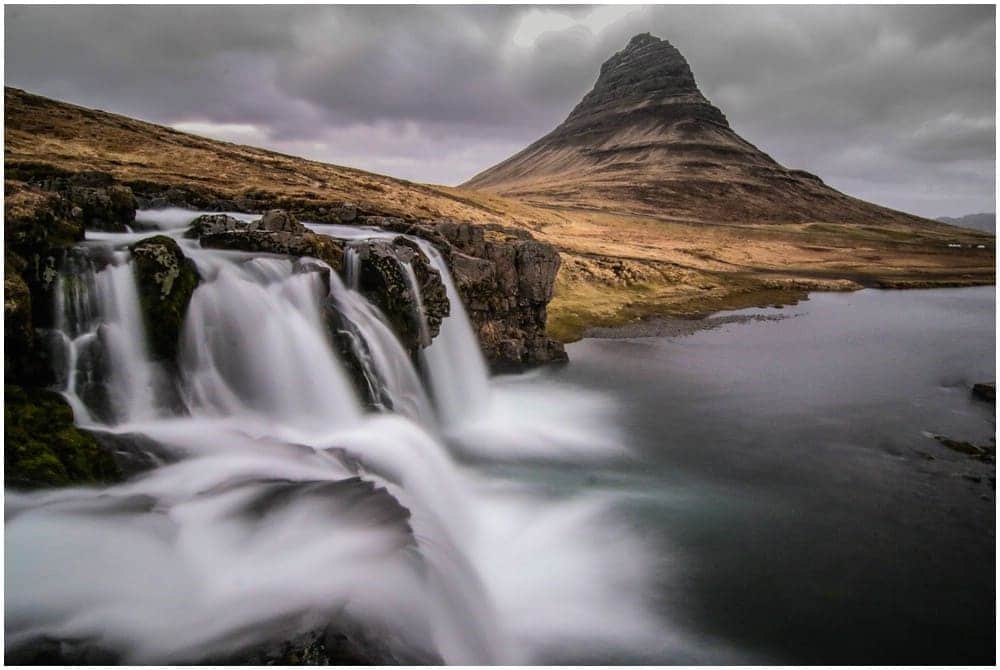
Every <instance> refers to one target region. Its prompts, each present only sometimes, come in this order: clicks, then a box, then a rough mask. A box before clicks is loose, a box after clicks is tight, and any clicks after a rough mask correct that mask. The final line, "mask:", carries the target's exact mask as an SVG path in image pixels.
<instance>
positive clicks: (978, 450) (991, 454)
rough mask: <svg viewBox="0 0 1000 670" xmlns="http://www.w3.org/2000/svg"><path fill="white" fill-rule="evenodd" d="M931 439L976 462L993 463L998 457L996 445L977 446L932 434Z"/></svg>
mask: <svg viewBox="0 0 1000 670" xmlns="http://www.w3.org/2000/svg"><path fill="white" fill-rule="evenodd" d="M929 437H932V438H934V439H935V440H937V441H938V443H940V444H941V445H943V446H945V447H947V448H948V449H951V450H952V451H957V452H958V453H960V454H965V455H966V456H971V457H973V458H975V459H976V460H979V461H982V462H984V463H993V461H994V458H995V457H996V445H989V446H977V445H975V444H972V443H971V442H965V441H963V440H953V439H951V438H950V437H946V436H944V435H934V434H930V435H929Z"/></svg>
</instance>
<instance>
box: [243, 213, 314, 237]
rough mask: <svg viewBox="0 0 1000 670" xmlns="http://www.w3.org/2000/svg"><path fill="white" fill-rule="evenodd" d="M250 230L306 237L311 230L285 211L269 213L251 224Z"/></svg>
mask: <svg viewBox="0 0 1000 670" xmlns="http://www.w3.org/2000/svg"><path fill="white" fill-rule="evenodd" d="M249 230H265V231H267V232H269V233H294V234H296V235H304V234H305V233H308V232H309V229H308V228H306V227H305V226H303V225H302V224H301V223H299V221H298V219H296V218H295V216H293V215H292V214H289V213H288V212H286V211H285V210H283V209H272V210H269V211H267V212H266V213H265V214H264V216H263V217H261V218H260V219H258V220H257V221H252V222H251V223H250V224H249Z"/></svg>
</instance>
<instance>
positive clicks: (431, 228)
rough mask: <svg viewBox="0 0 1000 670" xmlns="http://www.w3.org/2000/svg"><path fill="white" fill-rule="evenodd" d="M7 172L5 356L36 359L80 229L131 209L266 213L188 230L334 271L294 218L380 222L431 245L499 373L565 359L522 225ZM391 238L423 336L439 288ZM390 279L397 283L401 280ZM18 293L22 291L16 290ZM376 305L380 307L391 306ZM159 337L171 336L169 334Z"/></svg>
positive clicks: (117, 219) (334, 263) (322, 243)
mask: <svg viewBox="0 0 1000 670" xmlns="http://www.w3.org/2000/svg"><path fill="white" fill-rule="evenodd" d="M18 176H21V177H24V178H26V179H29V180H30V182H31V183H30V184H29V183H26V182H14V181H11V182H8V188H7V191H8V197H7V202H8V207H7V223H6V229H7V245H6V252H7V253H6V257H7V266H8V268H12V269H13V271H14V272H13V273H9V281H8V282H7V283H8V285H9V287H8V290H7V291H6V294H7V296H8V297H9V300H8V301H5V311H6V312H7V313H8V314H9V315H10V316H11V317H18V315H20V314H28V313H30V314H31V315H32V319H33V322H34V323H33V322H32V321H31V320H25V319H21V318H10V319H8V324H9V325H8V328H7V333H8V342H9V343H10V344H11V345H13V346H12V348H11V351H12V352H13V351H21V350H24V351H28V350H30V351H32V352H35V353H36V354H38V355H32V356H22V355H20V354H18V355H17V356H16V358H17V359H18V361H22V360H23V361H29V360H37V359H38V358H39V356H41V355H42V354H40V353H38V351H37V350H38V347H37V346H36V345H37V343H36V338H35V335H34V325H42V326H44V325H47V324H48V323H49V322H50V321H51V318H52V315H51V304H52V295H51V290H52V283H53V280H54V278H55V272H56V267H57V265H58V264H59V263H60V262H61V258H62V256H63V254H64V253H65V250H66V249H67V248H68V247H70V246H72V245H73V244H74V243H76V242H78V241H80V240H82V239H83V235H84V230H85V229H86V228H90V229H96V230H115V231H120V230H125V229H126V226H132V225H135V223H134V219H135V211H136V206H137V205H141V206H150V205H161V206H164V205H170V206H180V207H189V208H197V207H202V208H206V207H210V208H212V209H223V208H228V209H231V210H243V211H247V209H248V208H249V209H251V211H254V210H255V211H260V212H262V213H264V214H265V215H264V216H263V217H262V218H261V219H260V220H259V221H255V222H253V223H246V222H243V221H240V220H238V219H235V218H233V217H228V216H225V215H221V214H220V215H208V216H204V217H201V218H199V219H198V221H196V222H195V224H194V225H193V226H192V227H191V229H190V230H189V233H188V234H189V236H191V237H195V238H199V239H200V240H201V244H202V245H203V246H206V247H214V248H226V249H238V250H243V251H260V252H267V253H280V254H287V255H291V256H310V257H314V258H319V259H320V260H323V261H325V262H326V263H327V264H329V265H330V266H331V267H332V268H333V269H334V270H335V271H340V270H341V265H342V259H343V244H342V243H341V242H338V241H336V240H332V239H330V238H328V237H326V236H323V235H317V234H315V233H312V232H310V231H309V230H308V229H306V228H305V227H304V226H302V224H301V223H299V222H298V220H297V219H296V216H295V214H298V215H299V216H300V217H302V218H305V217H307V216H311V217H315V219H318V220H321V221H327V222H337V223H348V222H350V223H362V224H365V225H373V226H379V227H382V228H384V229H387V230H394V231H397V232H405V233H409V234H413V235H416V236H419V237H423V238H425V239H428V240H429V241H431V242H432V243H434V244H435V246H436V247H437V248H438V249H439V250H441V252H442V254H443V255H444V257H445V258H446V260H447V261H448V263H449V266H450V268H451V270H452V272H453V275H454V277H455V281H456V287H457V289H458V291H459V293H460V295H461V296H462V299H463V303H464V304H465V305H466V307H467V309H468V313H469V317H470V319H471V320H472V322H473V324H474V326H475V329H476V331H477V333H478V334H479V339H480V343H481V345H482V348H483V351H484V354H485V355H486V358H487V360H488V361H489V363H490V364H491V365H492V366H493V367H494V368H496V369H509V368H514V367H520V366H524V365H534V364H539V363H547V362H550V361H558V360H564V359H565V351H564V350H563V348H562V345H561V344H559V343H557V342H555V341H552V340H550V339H549V338H548V337H546V335H545V323H546V306H547V304H548V302H549V301H550V300H551V298H552V294H553V290H554V286H555V275H556V272H557V271H558V269H559V256H558V254H557V253H556V251H555V249H554V248H553V247H552V246H551V245H548V244H545V243H542V242H538V241H536V240H534V239H532V237H531V235H530V234H529V233H527V232H526V231H524V230H521V229H517V228H505V227H501V226H496V225H492V226H487V227H483V226H479V225H476V224H470V223H463V222H454V221H435V220H429V221H417V220H406V219H402V218H395V217H382V216H377V215H371V214H359V213H358V211H357V208H356V207H355V206H354V205H352V204H350V203H347V202H345V203H341V204H340V205H338V206H336V207H324V208H322V211H319V210H317V209H316V208H315V206H314V205H312V203H308V202H303V203H299V202H297V201H293V202H283V203H282V204H284V205H287V206H288V207H289V210H288V211H287V212H285V211H283V210H282V211H273V212H272V211H271V209H270V207H269V205H270V204H272V203H269V202H267V201H265V200H260V201H257V200H254V201H253V202H249V201H248V202H243V203H236V202H232V201H229V200H225V199H220V198H216V197H215V196H213V195H212V194H211V193H202V192H200V191H196V190H192V191H184V190H182V189H177V188H174V187H170V188H163V187H158V186H156V185H153V184H148V183H147V184H142V185H135V184H133V186H134V187H136V188H141V189H145V190H139V191H138V192H133V188H132V187H130V186H126V185H123V184H120V183H118V182H116V181H115V180H114V179H113V178H112V177H110V176H109V175H106V174H102V173H95V172H88V173H76V174H74V173H65V172H52V171H51V170H48V171H46V170H45V169H44V168H43V167H39V169H38V170H37V171H35V170H25V168H23V167H22V168H20V172H18ZM241 205H243V206H242V207H241ZM397 242H398V243H393V244H392V245H390V246H389V250H390V251H391V252H392V254H393V255H395V256H399V254H400V253H409V254H410V255H412V256H413V258H414V259H415V261H416V262H414V264H413V267H414V269H415V271H416V273H417V277H418V281H420V282H421V283H422V287H423V290H424V293H425V302H426V303H427V304H425V308H428V317H429V318H428V326H429V327H430V329H431V336H432V337H433V335H434V334H436V332H437V327H438V326H439V324H440V319H441V318H443V317H444V316H445V315H447V313H448V307H447V298H446V297H445V296H444V289H443V286H442V285H441V283H440V279H436V273H433V272H432V268H429V266H428V265H427V262H426V258H423V255H422V253H421V252H420V251H419V250H417V249H415V248H412V249H407V248H404V247H406V246H407V242H406V241H405V239H403V238H399V240H397ZM400 244H401V245H402V246H400ZM147 246H148V245H147ZM147 246H143V248H142V249H143V251H144V253H145V252H147V251H148V252H149V253H153V252H155V251H161V250H162V249H160V247H159V246H156V245H153V246H149V248H148V249H147ZM376 246H378V245H376ZM383 246H384V245H383ZM379 251H382V252H384V251H385V249H381V247H379V249H373V250H372V253H371V254H370V257H371V260H372V262H371V263H368V264H366V265H365V266H364V267H369V266H370V267H369V270H370V271H369V272H368V274H366V276H367V277H368V280H369V283H372V285H373V286H374V284H377V283H378V281H377V280H378V279H379V277H380V275H379V273H378V272H377V268H376V266H377V265H378V263H376V261H377V260H378V258H379V257H380V256H384V255H385V254H384V253H379ZM383 265H385V267H388V265H386V264H383ZM390 265H392V264H390ZM382 274H383V275H384V273H382ZM431 274H434V275H435V276H434V277H431ZM383 279H384V277H383ZM435 279H436V281H434V280H435ZM395 280H396V283H398V281H399V280H400V278H399V277H396V278H395ZM187 283H188V284H191V282H187ZM382 283H383V284H384V283H385V282H384V281H383V282H382ZM390 283H392V282H390ZM22 284H23V286H22ZM22 288H27V291H23V290H20V289H22ZM377 288H378V287H376V288H373V289H372V290H371V291H368V292H369V293H370V294H372V295H375V294H376V293H378V294H379V297H377V300H376V301H377V302H378V301H382V302H384V300H382V297H384V296H382V293H385V295H388V294H389V293H388V292H385V291H382V292H381V293H380V292H379V291H380V290H376V289H377ZM384 288H385V287H384V286H383V287H382V289H384ZM438 298H440V300H439V299H438ZM8 302H9V304H6V303H8ZM397 302H399V305H397V306H398V307H400V309H399V310H395V311H394V310H393V309H389V312H390V313H395V312H400V314H402V311H403V310H404V308H405V307H406V305H404V304H403V303H405V302H406V301H405V300H403V298H400V300H398V301H397ZM394 304H395V303H394ZM382 306H383V309H388V308H389V307H391V306H386V305H382ZM411 311H412V310H411ZM400 324H402V325H400V326H399V327H400V328H401V336H402V337H403V339H404V342H406V343H407V346H409V347H410V348H411V350H415V348H416V347H417V346H426V343H418V342H417V339H418V338H419V336H418V335H417V334H416V326H415V325H414V324H410V323H408V322H406V323H404V322H403V321H402V320H400ZM404 325H405V326H406V327H403V326H404ZM411 326H412V327H411ZM171 332H173V331H171ZM170 341H173V337H172V336H171V337H170ZM411 345H412V346H411ZM157 351H158V352H160V351H162V352H163V355H165V356H167V357H169V354H170V352H171V346H170V345H169V344H163V345H162V347H158V348H157ZM19 366H21V367H24V365H23V364H21V363H19V362H17V361H14V362H12V364H11V365H10V367H9V369H11V370H16V369H17V368H18V367H19ZM43 367H44V366H43ZM19 374H22V376H23V375H26V374H28V373H27V372H23V373H19Z"/></svg>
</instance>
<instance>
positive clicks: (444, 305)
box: [355, 237, 451, 353]
mask: <svg viewBox="0 0 1000 670" xmlns="http://www.w3.org/2000/svg"><path fill="white" fill-rule="evenodd" d="M355 248H356V249H357V250H358V256H359V260H360V269H359V276H358V288H359V290H360V291H361V292H362V293H363V294H364V295H365V296H366V297H367V298H368V299H369V300H371V301H372V302H373V303H374V304H375V305H376V306H377V307H378V308H379V309H381V310H382V313H383V314H385V316H386V317H387V318H388V319H389V322H390V323H391V324H392V326H393V329H394V330H395V331H396V334H397V335H398V336H399V339H400V341H401V342H402V343H403V346H404V347H405V348H406V349H407V350H409V351H410V352H411V353H413V352H416V351H417V350H419V349H421V348H424V347H427V346H430V344H431V341H433V339H434V338H435V337H437V335H438V333H439V332H440V330H441V322H442V320H443V319H444V317H446V316H448V314H449V312H450V309H451V306H450V303H449V302H448V294H447V290H446V289H445V287H444V283H443V282H442V281H441V275H440V273H439V272H438V271H437V270H436V269H435V268H434V267H433V266H431V264H430V261H429V260H428V259H427V257H426V256H425V255H424V253H423V252H422V251H421V250H420V248H419V247H418V246H417V245H416V243H414V242H412V241H410V240H407V239H406V238H404V237H397V238H395V239H394V240H392V241H388V240H374V241H370V242H367V243H365V244H359V245H355ZM407 266H409V267H410V268H412V269H413V276H414V279H415V281H416V287H417V289H418V290H419V293H420V295H419V296H418V295H417V294H416V292H415V291H414V287H412V286H411V285H410V280H409V279H408V277H407V274H406V270H405V268H406V267H407ZM420 298H422V302H423V310H422V311H421V309H420V307H419V306H418V301H419V299H420ZM421 315H422V317H423V323H421ZM424 325H426V332H422V331H423V330H424Z"/></svg>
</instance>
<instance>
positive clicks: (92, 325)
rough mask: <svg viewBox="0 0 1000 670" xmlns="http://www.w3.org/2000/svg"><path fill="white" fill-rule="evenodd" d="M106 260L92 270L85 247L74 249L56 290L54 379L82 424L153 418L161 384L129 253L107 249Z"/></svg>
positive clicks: (162, 382) (157, 409)
mask: <svg viewBox="0 0 1000 670" xmlns="http://www.w3.org/2000/svg"><path fill="white" fill-rule="evenodd" d="M106 260H109V262H108V263H107V265H106V266H105V267H103V268H100V269H98V267H97V262H96V261H95V260H94V259H93V258H92V257H91V256H90V255H89V254H88V249H85V248H84V249H79V250H77V253H76V254H74V255H71V256H70V257H69V258H68V259H67V261H66V264H67V267H66V268H65V269H64V271H63V272H62V273H61V274H60V276H59V279H58V282H57V284H56V332H57V334H58V337H59V340H58V341H59V343H60V344H61V347H62V352H61V355H57V356H56V360H61V361H62V362H63V367H62V369H61V370H59V371H57V372H58V375H57V376H58V377H59V378H60V379H62V380H63V388H62V390H63V393H64V394H65V396H66V397H67V399H68V400H69V402H70V405H71V406H72V407H73V409H74V411H75V412H78V417H79V420H80V421H81V422H84V423H90V422H98V423H121V422H127V421H135V420H139V419H143V418H150V417H153V416H156V415H157V413H158V412H159V407H158V402H159V401H158V395H159V394H160V393H162V391H163V388H164V384H165V381H164V374H165V373H164V371H163V370H162V368H161V367H160V366H158V365H156V364H154V363H153V362H152V361H151V360H150V359H149V352H148V351H147V348H146V329H145V326H144V325H143V321H142V314H141V312H140V309H139V294H138V288H137V286H136V280H135V274H134V271H133V268H132V266H131V264H130V263H129V252H128V251H122V250H111V251H110V259H106ZM94 396H98V397H97V398H95V397H94ZM84 398H88V399H89V400H90V402H89V403H88V402H87V401H85V399H84Z"/></svg>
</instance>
